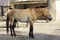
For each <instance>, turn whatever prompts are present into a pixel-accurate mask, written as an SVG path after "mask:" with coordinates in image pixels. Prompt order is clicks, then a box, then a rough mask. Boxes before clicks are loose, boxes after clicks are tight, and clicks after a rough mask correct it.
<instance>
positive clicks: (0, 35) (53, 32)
mask: <svg viewBox="0 0 60 40" xmlns="http://www.w3.org/2000/svg"><path fill="white" fill-rule="evenodd" d="M5 26H6V25H5V21H0V27H5ZM15 31H16V35H17V36H16V37H11V36H10V33H9V34H8V35H7V33H6V28H0V40H60V23H59V21H51V22H48V23H45V22H40V23H34V37H35V38H34V39H31V38H29V36H28V33H29V26H28V27H27V28H26V23H20V22H19V24H18V26H17V27H16V29H15Z"/></svg>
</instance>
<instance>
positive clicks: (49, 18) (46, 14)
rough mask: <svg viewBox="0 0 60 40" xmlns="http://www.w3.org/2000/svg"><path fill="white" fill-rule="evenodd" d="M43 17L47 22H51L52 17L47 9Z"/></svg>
mask: <svg viewBox="0 0 60 40" xmlns="http://www.w3.org/2000/svg"><path fill="white" fill-rule="evenodd" d="M43 16H44V17H45V18H46V19H47V20H49V21H51V20H52V16H51V14H50V13H49V10H47V9H46V10H44V13H43Z"/></svg>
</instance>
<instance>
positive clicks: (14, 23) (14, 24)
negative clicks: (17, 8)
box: [12, 19, 17, 37]
mask: <svg viewBox="0 0 60 40" xmlns="http://www.w3.org/2000/svg"><path fill="white" fill-rule="evenodd" d="M16 22H17V20H16V19H14V22H13V29H12V30H13V35H14V36H15V37H16V33H15V27H16Z"/></svg>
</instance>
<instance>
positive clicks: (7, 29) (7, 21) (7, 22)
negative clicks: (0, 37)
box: [6, 15, 9, 34]
mask: <svg viewBox="0 0 60 40" xmlns="http://www.w3.org/2000/svg"><path fill="white" fill-rule="evenodd" d="M6 31H7V34H8V33H9V16H8V15H7V19H6Z"/></svg>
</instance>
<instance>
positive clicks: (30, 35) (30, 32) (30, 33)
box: [29, 23, 34, 38]
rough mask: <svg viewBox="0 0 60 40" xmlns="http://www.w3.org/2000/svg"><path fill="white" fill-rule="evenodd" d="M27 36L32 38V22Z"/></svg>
mask: <svg viewBox="0 0 60 40" xmlns="http://www.w3.org/2000/svg"><path fill="white" fill-rule="evenodd" d="M29 37H30V38H34V35H33V24H32V23H30V31H29Z"/></svg>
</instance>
